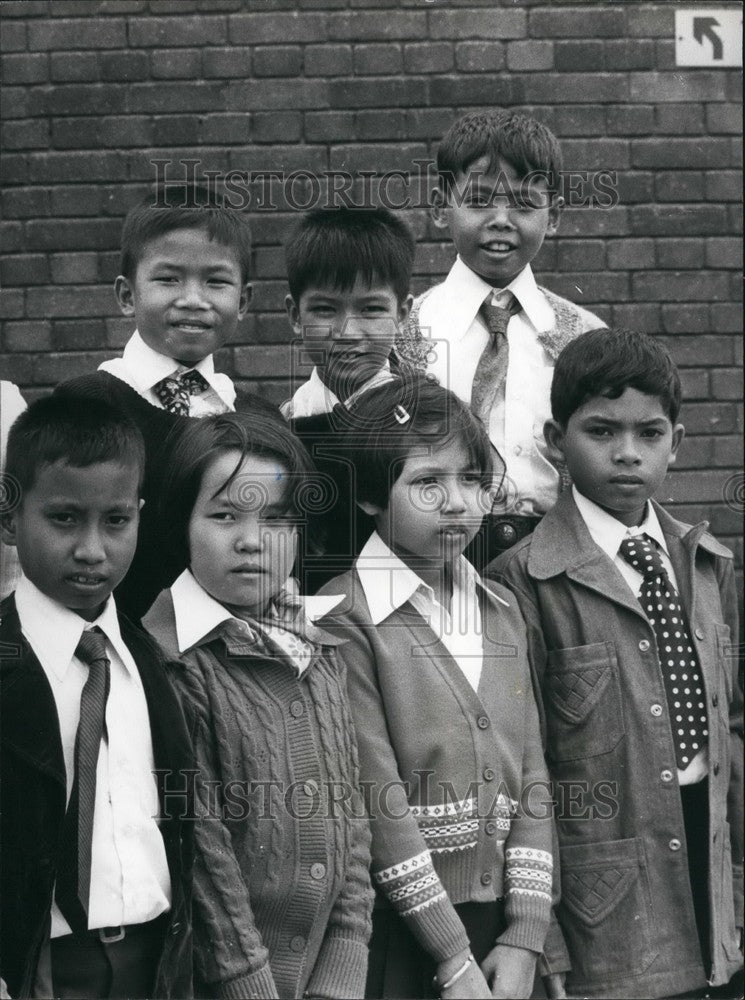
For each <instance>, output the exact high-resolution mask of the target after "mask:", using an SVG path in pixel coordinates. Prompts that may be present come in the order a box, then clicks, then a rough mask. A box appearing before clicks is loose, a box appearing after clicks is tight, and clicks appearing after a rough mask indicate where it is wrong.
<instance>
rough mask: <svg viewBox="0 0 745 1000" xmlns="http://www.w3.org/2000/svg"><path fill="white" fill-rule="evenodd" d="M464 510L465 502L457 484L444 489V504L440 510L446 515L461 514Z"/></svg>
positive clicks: (451, 484)
mask: <svg viewBox="0 0 745 1000" xmlns="http://www.w3.org/2000/svg"><path fill="white" fill-rule="evenodd" d="M465 509H466V500H465V497H464V496H463V492H462V490H461V489H460V487H459V486H458V484H457V483H450V484H449V485H448V486H447V487H446V489H445V502H444V503H443V507H442V510H443V512H445V513H448V514H462V513H463V511H464V510H465Z"/></svg>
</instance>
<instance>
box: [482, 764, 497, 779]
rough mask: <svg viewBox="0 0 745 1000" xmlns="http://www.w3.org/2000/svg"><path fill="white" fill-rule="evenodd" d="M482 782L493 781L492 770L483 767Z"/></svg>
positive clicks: (491, 768)
mask: <svg viewBox="0 0 745 1000" xmlns="http://www.w3.org/2000/svg"><path fill="white" fill-rule="evenodd" d="M483 776H484V781H494V768H493V767H485V768H484V770H483Z"/></svg>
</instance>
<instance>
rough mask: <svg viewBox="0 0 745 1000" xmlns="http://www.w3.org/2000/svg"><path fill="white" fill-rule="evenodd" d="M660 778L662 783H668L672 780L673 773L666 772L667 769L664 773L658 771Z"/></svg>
mask: <svg viewBox="0 0 745 1000" xmlns="http://www.w3.org/2000/svg"><path fill="white" fill-rule="evenodd" d="M660 778H661V779H662V781H667V782H670V781H672V780H673V772H672V771H668V769H667V768H665V770H664V771H660Z"/></svg>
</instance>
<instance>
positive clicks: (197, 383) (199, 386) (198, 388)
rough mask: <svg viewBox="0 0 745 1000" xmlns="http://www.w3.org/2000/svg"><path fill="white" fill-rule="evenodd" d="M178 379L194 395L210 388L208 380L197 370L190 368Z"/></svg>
mask: <svg viewBox="0 0 745 1000" xmlns="http://www.w3.org/2000/svg"><path fill="white" fill-rule="evenodd" d="M176 378H177V380H178V381H179V382H180V383H181V385H183V386H184V387H185V388H186V389H188V391H189V392H190V393H191V394H192V395H196V394H197V393H200V392H204V390H205V389H207V388H208V385H207V379H206V378H205V377H204V375H202V373H201V372H198V371H197V370H196V368H190V369H189V371H187V372H181V374H180V375H177V376H176Z"/></svg>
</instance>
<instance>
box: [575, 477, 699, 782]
mask: <svg viewBox="0 0 745 1000" xmlns="http://www.w3.org/2000/svg"><path fill="white" fill-rule="evenodd" d="M572 495H573V497H574V502H575V503H576V504H577V509H578V510H579V512H580V515H581V517H582V520H583V521H584V522H585V525H586V526H587V530H588V531H589V532H590V536H591V538H592V540H593V541H594V542H595V544H596V545H597V546H598V547H599V548H601V549H602V550H603V552H605V554H606V555H607V556H608V558H609V559H610V560H611V561H612V562H613V564H614V565H615V567H616V568H617V569H618V571H619V573H620V574H621V576H622V577H623V578H624V580H625V581H626V583H627V584H628V585H629V587H630V588H631V591H632V593H633V595H634V597H636V598H638V597H639V594H640V593H641V588H642V580H643V579H644V578H643V577H642V574H641V573H639V572H638V571H637V570H635V569H634V567H633V566H632V565H631V563H630V562H628V561H627V560H626V559H624V558H623V556H622V555H621V554H620V552H619V549H620V547H621V542H622V541H623V540H624V538H626V537H630V538H634V537H635V536H637V535H649V537H650V538H653V539H654V541H655V542H656V543H657V545H658V547H659V553H660V559H661V560H662V565H663V566H664V567H665V571H666V572H667V575H668V576H669V577H670V581H671V583H672V584H673V586H674V587H675V589H676V590H677V589H678V581H677V579H676V577H675V570H674V569H673V564H672V563H671V562H670V555H669V553H668V551H667V542H666V541H665V536H664V534H663V533H662V528H661V527H660V522H659V519H658V517H657V514H656V513H655V509H654V507H653V506H652V504H651V503H649V502H647V511H646V514H645V515H644V520H643V521H642V523H641V524H640V525H639V526H638V527H636V526H634V527H631V528H627V527H626V525H625V524H621V522H620V521H619V520H617V518H615V517H613V515H612V514H609V513H608V512H607V511H605V510H603V508H602V507H598V505H597V504H596V503H593V502H592V500H588V499H587V497H586V496H583V494H582V493H580V492H579V490H578V489H577V487H576V486H572ZM708 773H709V752H708V750H707V749H704V750H700V751H699V752H698V753H697V754H696V756H695V757H694V758H693V760H692V761H691V762H690V764H689V765H688V767H686V768H685V770H682V771H681V770H680V769H678V783H679V784H681V785H694V784H696V782H697V781H701V779H702V778H703V777H705V776H706V775H707V774H708Z"/></svg>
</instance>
